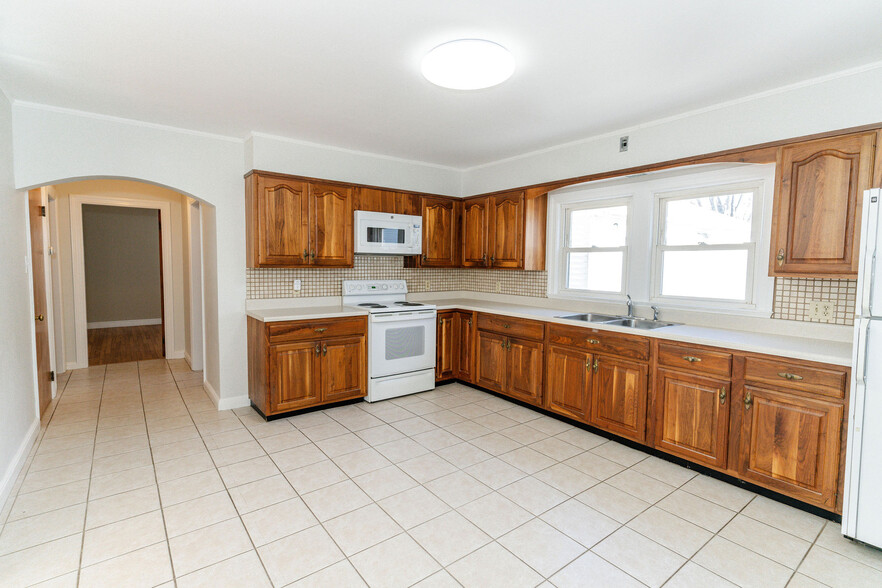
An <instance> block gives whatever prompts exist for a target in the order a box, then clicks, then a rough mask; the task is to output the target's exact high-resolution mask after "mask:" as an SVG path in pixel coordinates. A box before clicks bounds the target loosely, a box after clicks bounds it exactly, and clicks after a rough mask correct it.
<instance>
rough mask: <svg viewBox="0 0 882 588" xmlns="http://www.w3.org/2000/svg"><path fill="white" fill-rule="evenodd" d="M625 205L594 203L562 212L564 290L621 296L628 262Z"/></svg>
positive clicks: (626, 203) (565, 209) (614, 202)
mask: <svg viewBox="0 0 882 588" xmlns="http://www.w3.org/2000/svg"><path fill="white" fill-rule="evenodd" d="M628 208H629V207H628V202H627V201H625V200H616V201H595V202H591V203H588V204H586V203H580V204H579V205H576V206H572V207H565V208H564V209H563V211H562V212H563V217H564V218H563V221H564V227H563V228H564V230H563V235H564V243H563V251H562V252H561V253H562V255H561V258H560V259H561V260H562V262H563V268H562V272H561V273H562V277H563V290H565V291H571V292H574V293H575V292H586V293H588V292H597V293H607V294H622V293H623V292H624V291H625V287H626V285H627V284H626V276H627V271H626V266H627V259H628V255H627V253H628Z"/></svg>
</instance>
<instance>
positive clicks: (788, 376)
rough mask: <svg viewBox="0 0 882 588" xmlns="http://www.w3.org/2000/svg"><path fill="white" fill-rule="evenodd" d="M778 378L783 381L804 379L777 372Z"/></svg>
mask: <svg viewBox="0 0 882 588" xmlns="http://www.w3.org/2000/svg"><path fill="white" fill-rule="evenodd" d="M778 377H779V378H784V379H785V380H797V381H798V380H803V379H804V378H803V377H802V376H800V375H798V374H791V373H788V372H778Z"/></svg>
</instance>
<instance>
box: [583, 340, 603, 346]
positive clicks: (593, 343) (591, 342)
mask: <svg viewBox="0 0 882 588" xmlns="http://www.w3.org/2000/svg"><path fill="white" fill-rule="evenodd" d="M585 341H587V342H588V343H590V344H591V345H600V339H585Z"/></svg>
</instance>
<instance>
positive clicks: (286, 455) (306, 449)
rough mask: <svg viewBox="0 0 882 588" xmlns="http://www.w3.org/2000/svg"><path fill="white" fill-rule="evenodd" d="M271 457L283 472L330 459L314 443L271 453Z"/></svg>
mask: <svg viewBox="0 0 882 588" xmlns="http://www.w3.org/2000/svg"><path fill="white" fill-rule="evenodd" d="M270 457H271V458H272V460H273V461H274V462H275V463H276V465H277V466H278V467H279V469H280V470H281V471H283V472H289V471H291V470H296V469H298V468H302V467H303V466H308V465H310V464H314V463H318V462H320V461H325V460H326V459H328V456H326V455H325V454H324V453H322V451H321V450H320V449H319V448H318V447H316V446H315V445H314V444H312V443H308V444H304V445H298V446H296V447H292V448H290V449H283V450H282V451H279V452H276V453H273V454H271V455H270Z"/></svg>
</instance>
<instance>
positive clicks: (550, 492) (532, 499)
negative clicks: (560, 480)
mask: <svg viewBox="0 0 882 588" xmlns="http://www.w3.org/2000/svg"><path fill="white" fill-rule="evenodd" d="M498 492H499V493H500V494H502V495H503V496H505V497H506V498H508V499H509V500H511V501H512V502H514V503H516V504H517V505H519V506H521V507H522V508H525V509H526V510H528V511H529V512H531V513H533V514H534V515H540V514H542V513H543V512H545V511H547V510H549V509H551V508H553V507H555V506H557V505H558V504H560V503H561V502H564V501H565V500H567V498H569V497H568V496H567V495H566V494H564V493H563V492H559V491H558V490H555V489H554V488H552V487H551V486H549V485H548V484H546V483H545V482H542V481H540V480H537V479H536V478H533V477H532V476H528V477H526V478H521V479H520V480H518V481H517V482H514V483H512V484H509V485H508V486H505V487H503V488H500V489H499V490H498Z"/></svg>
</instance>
